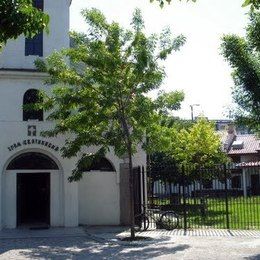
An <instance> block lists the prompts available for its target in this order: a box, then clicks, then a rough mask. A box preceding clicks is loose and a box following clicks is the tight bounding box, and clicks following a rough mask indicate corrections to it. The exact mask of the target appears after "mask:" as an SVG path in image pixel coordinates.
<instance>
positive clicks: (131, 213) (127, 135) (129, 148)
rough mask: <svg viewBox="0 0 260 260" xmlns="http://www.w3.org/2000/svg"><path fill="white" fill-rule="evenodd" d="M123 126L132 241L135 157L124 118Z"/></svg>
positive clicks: (133, 230) (132, 236)
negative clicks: (127, 161)
mask: <svg viewBox="0 0 260 260" xmlns="http://www.w3.org/2000/svg"><path fill="white" fill-rule="evenodd" d="M122 126H123V130H124V133H125V137H126V144H127V153H128V160H129V191H130V201H129V202H130V223H131V239H134V238H135V229H134V226H135V216H134V178H133V175H134V173H133V156H132V141H131V136H130V131H129V128H128V124H127V122H126V120H125V118H124V117H123V118H122Z"/></svg>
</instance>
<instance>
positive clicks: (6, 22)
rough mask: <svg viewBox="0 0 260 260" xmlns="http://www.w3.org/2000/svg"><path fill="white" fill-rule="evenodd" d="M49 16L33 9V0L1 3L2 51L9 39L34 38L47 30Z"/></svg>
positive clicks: (10, 0)
mask: <svg viewBox="0 0 260 260" xmlns="http://www.w3.org/2000/svg"><path fill="white" fill-rule="evenodd" d="M48 23H49V16H48V15H47V14H44V13H43V12H42V11H41V10H40V9H38V8H35V7H33V3H32V0H1V1H0V50H1V48H2V47H3V45H4V44H5V43H6V42H7V40H9V39H16V38H17V37H18V36H19V35H21V34H24V35H25V36H26V37H33V36H34V35H35V34H37V33H39V32H41V31H42V30H44V29H46V28H47V25H48Z"/></svg>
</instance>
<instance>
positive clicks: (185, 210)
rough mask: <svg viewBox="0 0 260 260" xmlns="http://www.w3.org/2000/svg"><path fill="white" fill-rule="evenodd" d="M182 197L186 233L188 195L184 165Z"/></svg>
mask: <svg viewBox="0 0 260 260" xmlns="http://www.w3.org/2000/svg"><path fill="white" fill-rule="evenodd" d="M181 172H182V196H183V215H184V219H183V221H184V223H183V224H184V231H186V230H187V208H186V194H185V169H184V166H183V165H182V170H181Z"/></svg>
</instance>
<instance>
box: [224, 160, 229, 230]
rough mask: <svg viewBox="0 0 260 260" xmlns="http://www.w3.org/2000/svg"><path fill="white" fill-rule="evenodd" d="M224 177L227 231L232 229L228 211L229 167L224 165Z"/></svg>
mask: <svg viewBox="0 0 260 260" xmlns="http://www.w3.org/2000/svg"><path fill="white" fill-rule="evenodd" d="M224 176H225V204H226V223H227V229H229V228H230V225H229V212H228V211H229V209H228V187H227V180H228V179H227V166H226V164H224Z"/></svg>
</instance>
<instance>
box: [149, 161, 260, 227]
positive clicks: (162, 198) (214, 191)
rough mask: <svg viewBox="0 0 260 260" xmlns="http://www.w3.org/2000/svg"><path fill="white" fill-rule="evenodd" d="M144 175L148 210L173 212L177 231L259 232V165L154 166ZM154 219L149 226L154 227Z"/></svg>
mask: <svg viewBox="0 0 260 260" xmlns="http://www.w3.org/2000/svg"><path fill="white" fill-rule="evenodd" d="M147 176H148V177H147V178H148V187H147V189H148V198H147V205H148V210H149V211H150V212H153V211H154V212H163V211H168V210H172V211H174V212H176V213H177V214H178V215H179V217H180V221H179V225H178V227H179V228H184V229H189V228H219V229H260V165H259V164H258V163H251V164H229V165H218V166H214V167H211V168H207V169H205V168H204V169H194V168H193V169H188V168H184V167H182V168H179V167H177V166H176V165H165V166H163V165H162V166H160V167H158V165H156V166H151V167H150V169H149V170H148V173H147ZM155 214H159V213H155ZM154 219H155V220H153V218H152V219H150V222H152V225H151V226H150V227H156V223H155V222H156V218H154Z"/></svg>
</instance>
